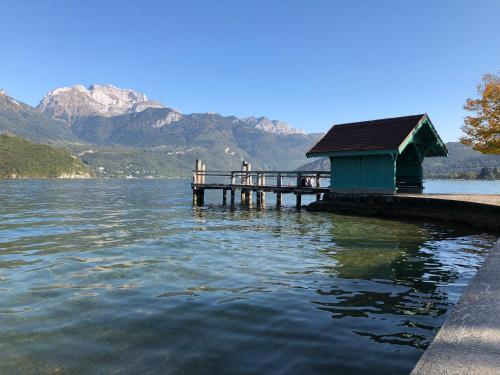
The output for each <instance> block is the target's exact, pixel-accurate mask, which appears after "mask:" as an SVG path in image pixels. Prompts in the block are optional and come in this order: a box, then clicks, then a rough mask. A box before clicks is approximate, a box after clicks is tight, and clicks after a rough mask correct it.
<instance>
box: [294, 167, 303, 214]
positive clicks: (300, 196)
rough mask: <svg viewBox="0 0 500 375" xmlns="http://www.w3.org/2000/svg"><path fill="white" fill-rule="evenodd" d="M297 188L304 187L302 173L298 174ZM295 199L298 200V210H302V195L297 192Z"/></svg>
mask: <svg viewBox="0 0 500 375" xmlns="http://www.w3.org/2000/svg"><path fill="white" fill-rule="evenodd" d="M297 187H298V188H300V187H302V173H301V172H298V173H297ZM295 198H296V204H295V206H296V207H297V209H300V208H301V207H302V194H300V193H299V192H297V193H296V194H295Z"/></svg>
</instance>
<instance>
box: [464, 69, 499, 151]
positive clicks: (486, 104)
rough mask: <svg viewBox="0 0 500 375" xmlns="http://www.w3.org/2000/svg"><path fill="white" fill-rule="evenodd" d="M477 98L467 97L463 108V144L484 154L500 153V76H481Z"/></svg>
mask: <svg viewBox="0 0 500 375" xmlns="http://www.w3.org/2000/svg"><path fill="white" fill-rule="evenodd" d="M477 92H478V94H479V98H478V99H467V101H466V103H465V105H464V109H465V110H466V111H468V112H469V113H470V114H469V116H466V117H465V119H464V126H463V127H462V130H463V132H464V136H463V137H462V138H461V141H462V143H463V144H465V145H467V146H471V147H472V148H473V149H474V150H476V151H480V152H483V153H485V154H500V77H498V76H495V75H493V74H486V75H484V76H483V80H482V83H480V84H479V85H478V86H477Z"/></svg>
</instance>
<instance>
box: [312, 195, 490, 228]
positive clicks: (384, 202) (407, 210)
mask: <svg viewBox="0 0 500 375" xmlns="http://www.w3.org/2000/svg"><path fill="white" fill-rule="evenodd" d="M307 209H308V210H310V211H324V212H335V213H340V214H350V215H361V216H378V217H387V218H409V219H430V220H442V221H448V222H453V223H458V224H467V225H472V226H475V227H479V228H483V229H486V230H488V231H491V232H494V233H500V195H472V194H471V195H464V194H460V195H453V194H415V195H411V194H397V195H362V194H331V193H330V194H325V197H324V199H323V200H321V201H316V202H313V203H311V204H310V205H309V206H307Z"/></svg>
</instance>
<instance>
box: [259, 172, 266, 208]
mask: <svg viewBox="0 0 500 375" xmlns="http://www.w3.org/2000/svg"><path fill="white" fill-rule="evenodd" d="M260 186H266V175H265V174H264V173H261V175H260ZM260 205H261V206H262V207H266V193H265V192H264V190H262V191H261V192H260Z"/></svg>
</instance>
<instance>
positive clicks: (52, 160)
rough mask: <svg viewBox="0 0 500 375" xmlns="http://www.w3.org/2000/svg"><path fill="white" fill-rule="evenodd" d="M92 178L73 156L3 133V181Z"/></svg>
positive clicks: (0, 143)
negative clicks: (67, 176)
mask: <svg viewBox="0 0 500 375" xmlns="http://www.w3.org/2000/svg"><path fill="white" fill-rule="evenodd" d="M62 175H80V176H88V175H89V173H88V170H87V168H86V167H85V166H84V165H83V164H82V162H81V161H80V160H78V159H77V158H75V157H73V156H72V155H71V154H70V153H68V152H67V151H64V150H59V149H57V148H54V147H51V146H47V145H42V144H36V143H32V142H30V141H27V140H25V139H22V138H19V137H16V136H11V135H7V134H0V178H11V177H17V178H57V177H60V176H62Z"/></svg>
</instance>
